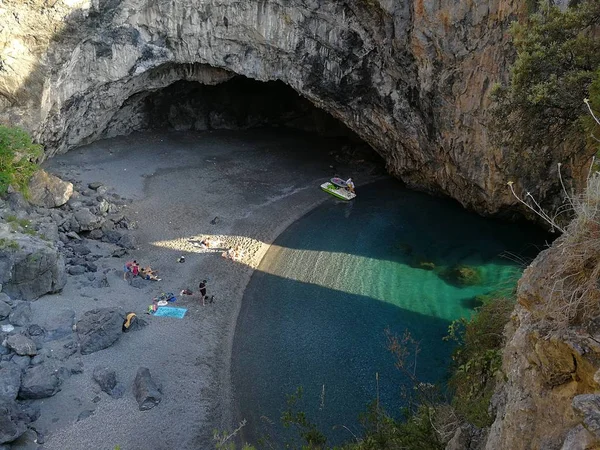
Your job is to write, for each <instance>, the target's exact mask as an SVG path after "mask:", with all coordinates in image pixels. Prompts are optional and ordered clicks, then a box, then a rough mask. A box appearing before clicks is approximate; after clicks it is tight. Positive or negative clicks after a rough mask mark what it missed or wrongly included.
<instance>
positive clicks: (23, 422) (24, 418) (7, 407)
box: [0, 400, 31, 444]
mask: <svg viewBox="0 0 600 450" xmlns="http://www.w3.org/2000/svg"><path fill="white" fill-rule="evenodd" d="M30 422H31V420H30V418H29V416H28V415H27V414H25V413H24V412H23V411H21V409H20V408H19V406H18V405H17V404H16V403H15V402H9V401H3V400H0V444H5V443H7V442H12V441H14V440H15V439H18V438H19V437H20V436H21V435H22V434H23V433H25V431H27V425H28V424H29V423H30Z"/></svg>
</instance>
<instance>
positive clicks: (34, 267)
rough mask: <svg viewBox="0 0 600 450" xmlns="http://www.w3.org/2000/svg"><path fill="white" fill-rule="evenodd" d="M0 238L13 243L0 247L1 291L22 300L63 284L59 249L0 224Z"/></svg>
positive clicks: (32, 298) (30, 298) (57, 289)
mask: <svg viewBox="0 0 600 450" xmlns="http://www.w3.org/2000/svg"><path fill="white" fill-rule="evenodd" d="M0 239H7V240H9V241H11V242H14V245H13V246H11V247H8V248H2V249H0V284H2V290H3V291H4V292H5V293H6V294H8V295H10V296H12V297H14V298H20V299H23V300H35V299H37V298H38V297H41V296H42V295H44V294H48V293H54V292H58V291H60V290H61V289H62V288H63V286H64V285H65V283H66V275H65V261H64V258H63V256H62V255H61V254H60V253H59V251H58V250H57V249H56V248H55V247H54V246H52V245H50V244H49V243H48V242H47V241H44V240H43V239H40V238H38V237H36V236H30V235H27V234H22V233H18V232H16V233H14V232H11V230H10V229H9V227H8V226H3V224H0Z"/></svg>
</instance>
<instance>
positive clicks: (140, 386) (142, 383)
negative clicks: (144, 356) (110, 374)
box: [133, 367, 162, 411]
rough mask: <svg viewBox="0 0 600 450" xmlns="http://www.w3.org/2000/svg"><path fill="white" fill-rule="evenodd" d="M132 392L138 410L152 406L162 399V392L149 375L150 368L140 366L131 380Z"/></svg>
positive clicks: (144, 409) (145, 409)
mask: <svg viewBox="0 0 600 450" xmlns="http://www.w3.org/2000/svg"><path fill="white" fill-rule="evenodd" d="M133 394H134V395H135V399H136V400H137V402H138V405H139V408H140V411H147V410H149V409H152V408H154V407H155V406H156V405H158V404H159V403H160V401H161V400H162V394H161V393H160V390H159V389H158V386H157V385H156V383H155V382H154V380H153V379H152V376H151V375H150V369H148V368H146V367H140V368H139V369H138V371H137V374H136V376H135V380H134V382H133Z"/></svg>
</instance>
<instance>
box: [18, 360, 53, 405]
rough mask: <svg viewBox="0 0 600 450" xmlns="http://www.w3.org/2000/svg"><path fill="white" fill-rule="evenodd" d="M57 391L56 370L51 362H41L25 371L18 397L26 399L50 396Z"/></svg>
mask: <svg viewBox="0 0 600 450" xmlns="http://www.w3.org/2000/svg"><path fill="white" fill-rule="evenodd" d="M58 391H60V378H59V376H58V370H56V368H55V367H54V366H53V365H52V364H47V363H43V364H40V365H37V366H32V367H30V368H29V369H27V370H26V371H25V375H23V379H22V381H21V390H20V391H19V398H20V399H22V400H27V399H37V398H46V397H52V396H53V395H54V394H56V393H57V392H58Z"/></svg>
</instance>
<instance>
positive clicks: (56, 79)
mask: <svg viewBox="0 0 600 450" xmlns="http://www.w3.org/2000/svg"><path fill="white" fill-rule="evenodd" d="M80 3H81V2H66V1H65V2H53V3H52V7H49V8H39V7H37V6H38V5H37V3H36V2H14V5H13V4H11V8H5V9H4V10H0V23H3V24H4V26H5V29H6V30H9V31H7V36H6V37H5V40H6V42H11V45H7V46H5V47H4V48H2V49H0V60H2V61H10V64H5V65H4V66H3V72H2V86H3V92H5V95H4V96H3V97H2V99H4V98H6V99H10V101H9V100H0V121H4V122H7V123H12V122H15V121H17V122H18V123H19V124H20V125H22V126H23V127H25V128H26V129H28V130H29V131H32V132H33V134H34V135H35V136H36V137H37V138H38V139H39V141H40V142H41V143H43V144H44V145H45V148H46V156H52V155H54V154H56V153H61V152H64V151H67V150H68V149H71V148H74V147H77V146H80V145H82V144H85V143H89V142H92V141H94V140H97V139H99V138H101V137H112V136H115V135H119V134H127V133H130V132H132V131H135V130H140V129H144V128H145V127H147V126H148V122H149V120H150V119H149V117H148V114H147V113H146V112H145V111H144V109H143V108H142V107H141V106H142V105H143V102H144V101H145V100H146V99H147V97H148V95H149V94H150V92H157V91H160V90H161V89H164V88H166V87H167V86H171V85H173V84H174V83H176V82H178V81H189V82H193V83H194V85H198V84H201V85H217V84H220V83H223V82H225V81H228V80H230V79H231V78H232V77H234V76H235V75H242V76H245V77H248V78H251V79H254V80H261V81H268V80H281V81H282V82H284V83H286V84H287V85H289V86H292V87H293V88H294V89H295V90H296V91H297V92H299V93H300V94H301V95H302V96H303V97H305V98H306V99H308V100H310V101H311V102H312V103H314V104H315V105H318V106H319V107H320V108H322V109H323V110H325V111H327V112H328V113H330V114H331V115H333V116H335V117H336V118H338V119H340V120H341V121H342V122H343V123H344V124H345V125H347V126H348V127H349V128H350V129H352V130H353V131H355V132H356V133H357V134H358V135H359V136H360V137H361V138H362V139H363V140H364V141H365V142H367V143H368V144H369V145H370V146H372V147H373V148H374V149H375V150H376V151H377V152H378V153H379V154H380V155H381V156H382V157H383V158H384V159H385V160H386V162H387V166H388V167H389V170H390V171H391V173H392V174H393V175H395V176H398V177H400V178H403V179H404V180H405V181H406V182H407V183H408V184H409V185H411V186H418V187H421V188H423V189H426V190H430V191H437V192H441V193H445V194H448V195H450V196H452V197H454V198H457V199H458V200H459V201H460V202H461V203H462V204H463V205H467V206H470V207H473V208H475V209H477V210H478V211H480V212H494V211H499V210H502V209H503V207H506V206H510V205H514V204H516V200H515V199H514V198H513V197H512V196H511V195H510V193H509V192H508V190H507V189H506V188H505V184H506V180H507V179H509V177H512V176H515V175H516V176H519V178H521V179H522V180H523V182H524V183H527V188H528V189H535V190H536V191H537V192H535V191H534V192H533V194H534V195H535V196H536V198H538V199H539V198H544V197H545V196H549V195H554V194H551V193H552V192H560V186H559V185H558V183H559V181H558V179H557V177H554V176H552V175H551V174H550V175H549V174H548V173H547V172H546V171H542V172H543V177H541V176H540V175H534V176H532V177H529V175H530V174H531V173H536V172H535V170H534V169H535V168H532V167H527V165H525V164H524V163H523V161H522V160H521V159H518V160H517V161H515V160H514V158H513V159H511V158H510V157H509V156H508V155H505V154H504V152H502V151H499V150H498V149H496V148H495V146H494V143H493V142H491V138H490V133H489V132H488V129H487V127H486V123H487V119H488V116H489V108H488V106H489V94H490V91H491V89H492V87H493V84H494V82H495V81H497V80H502V79H505V78H506V77H507V75H508V70H509V67H510V62H511V60H512V58H513V51H512V50H511V47H510V46H509V45H508V40H509V36H508V33H506V29H507V27H508V25H509V24H510V23H511V22H512V21H513V20H514V19H515V17H516V16H517V15H518V14H519V13H520V12H521V9H522V6H523V5H522V2H517V1H514V0H508V1H504V0H489V1H486V2H480V3H475V4H473V3H471V2H468V1H466V0H465V1H460V2H458V3H457V2H456V1H454V0H440V1H435V2H434V1H430V0H426V1H424V2H423V1H422V2H395V1H390V0H373V1H360V2H352V3H351V4H349V3H348V2H337V1H333V0H330V1H319V2H316V1H313V2H307V1H304V0H290V1H289V2H285V4H283V5H282V3H281V2H279V1H274V0H267V1H264V0H260V1H259V0H248V1H245V2H239V1H233V0H224V1H220V2H216V3H215V2H202V1H198V0H161V1H154V0H122V1H120V2H113V1H110V2H84V3H85V4H86V6H80ZM165 17H168V18H169V20H166V19H165ZM63 23H65V24H66V28H65V29H67V30H69V36H68V39H57V40H52V38H51V36H52V35H53V33H52V32H51V30H54V29H56V28H57V27H58V25H59V24H60V25H62V24H63ZM70 24H73V25H74V26H69V25H70ZM40 29H41V30H47V32H46V33H40ZM14 48H19V58H15V57H14V55H13V53H11V52H14ZM324 49H325V50H324ZM65 80H68V82H65ZM174 106H176V105H174ZM180 113H181V109H177V108H175V109H174V110H173V111H171V110H170V109H169V110H167V111H166V114H164V115H166V116H167V117H165V119H166V120H170V121H171V122H172V123H171V124H170V125H171V126H172V127H173V128H189V127H197V128H200V129H201V128H206V127H208V126H215V127H232V126H235V127H237V126H239V124H238V123H237V120H234V118H233V117H232V115H231V114H226V113H225V112H220V111H218V110H213V111H208V112H207V113H206V114H203V115H202V116H198V117H192V118H186V116H185V115H182V114H180ZM248 122H249V123H250V125H251V124H252V123H253V122H255V121H254V119H252V117H249V119H248ZM571 153H573V154H571ZM474 154H475V155H476V157H474ZM567 155H568V156H571V157H572V158H574V160H573V161H572V163H571V164H570V166H571V170H572V171H573V176H574V178H575V179H576V180H578V181H581V180H582V179H584V178H585V173H587V172H586V170H585V169H584V167H587V165H586V164H584V163H583V162H584V161H587V160H588V157H589V154H587V155H586V154H585V152H581V154H579V153H577V152H571V151H570V149H569V148H567V146H565V148H556V149H549V150H548V154H547V155H545V161H547V165H548V167H555V166H556V164H555V163H556V162H563V161H566V160H568V157H567ZM515 181H518V180H515ZM98 189H99V188H98ZM538 194H539V195H538Z"/></svg>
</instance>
